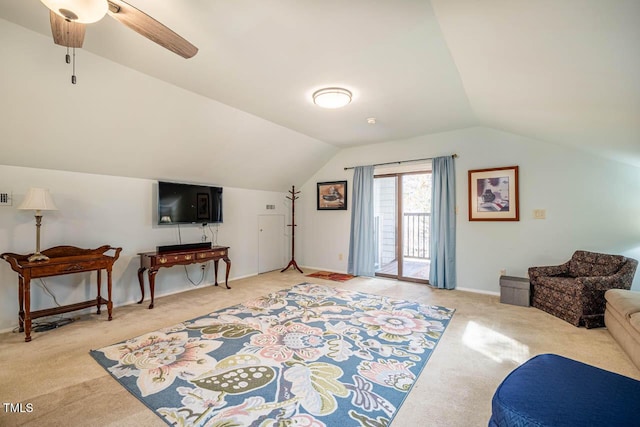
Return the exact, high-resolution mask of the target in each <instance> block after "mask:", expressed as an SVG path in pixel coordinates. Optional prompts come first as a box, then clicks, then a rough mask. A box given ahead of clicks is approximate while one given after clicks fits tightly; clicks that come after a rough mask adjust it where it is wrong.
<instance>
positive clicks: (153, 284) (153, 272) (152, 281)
mask: <svg viewBox="0 0 640 427" xmlns="http://www.w3.org/2000/svg"><path fill="white" fill-rule="evenodd" d="M157 273H158V270H149V291H150V293H151V304H149V310H151V309H152V308H153V296H154V293H155V289H156V274H157Z"/></svg>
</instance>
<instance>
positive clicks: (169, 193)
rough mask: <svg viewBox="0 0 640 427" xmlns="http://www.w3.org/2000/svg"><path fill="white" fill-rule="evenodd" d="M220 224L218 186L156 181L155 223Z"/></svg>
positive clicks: (220, 204)
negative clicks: (156, 206)
mask: <svg viewBox="0 0 640 427" xmlns="http://www.w3.org/2000/svg"><path fill="white" fill-rule="evenodd" d="M220 222H222V187H210V186H206V185H194V184H179V183H175V182H163V181H160V182H158V224H160V225H169V224H209V223H220Z"/></svg>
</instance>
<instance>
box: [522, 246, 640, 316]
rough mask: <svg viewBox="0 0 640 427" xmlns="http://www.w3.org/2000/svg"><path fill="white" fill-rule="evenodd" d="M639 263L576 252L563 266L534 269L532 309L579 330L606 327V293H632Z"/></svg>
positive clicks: (620, 257) (531, 280)
mask: <svg viewBox="0 0 640 427" xmlns="http://www.w3.org/2000/svg"><path fill="white" fill-rule="evenodd" d="M637 266H638V261H636V260H635V259H632V258H625V257H623V256H620V255H608V254H599V253H595V252H587V251H576V252H575V253H574V254H573V256H572V257H571V259H570V260H569V261H567V262H565V263H564V264H562V265H557V266H549V267H530V268H529V281H530V282H531V305H533V306H534V307H536V308H539V309H540V310H544V311H546V312H547V313H549V314H553V315H554V316H556V317H559V318H560V319H562V320H565V321H567V322H569V323H571V324H572V325H575V326H585V327H586V328H598V327H602V326H604V309H605V305H606V301H605V299H604V293H605V291H607V290H608V289H614V288H618V289H630V288H631V282H632V281H633V276H634V274H635V272H636V268H637Z"/></svg>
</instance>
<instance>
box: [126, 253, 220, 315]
mask: <svg viewBox="0 0 640 427" xmlns="http://www.w3.org/2000/svg"><path fill="white" fill-rule="evenodd" d="M138 255H140V268H139V269H138V282H139V283H140V292H141V293H142V298H140V301H138V304H142V301H144V274H143V273H144V271H145V270H148V276H149V291H150V293H151V304H149V309H152V308H153V298H154V292H155V287H156V274H157V273H158V270H159V269H160V268H162V267H173V266H174V265H188V264H199V263H205V262H207V261H213V271H214V280H215V285H216V286H218V261H220V260H223V261H224V262H225V264H226V265H227V272H226V274H225V276H224V285H225V286H226V287H227V289H231V288H230V287H229V271H230V270H231V260H230V259H229V247H228V246H213V247H211V248H205V249H185V250H176V251H170V252H142V253H139V254H138Z"/></svg>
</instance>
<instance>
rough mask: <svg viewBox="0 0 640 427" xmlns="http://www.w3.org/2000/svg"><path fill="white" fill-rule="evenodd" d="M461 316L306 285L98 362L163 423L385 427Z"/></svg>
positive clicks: (108, 353) (101, 355) (112, 351)
mask: <svg viewBox="0 0 640 427" xmlns="http://www.w3.org/2000/svg"><path fill="white" fill-rule="evenodd" d="M454 311H455V310H453V309H449V308H445V307H438V306H427V305H422V304H418V303H414V302H409V301H403V300H399V299H395V298H389V297H384V296H379V295H372V294H366V293H361V292H355V291H350V290H343V289H335V288H332V287H329V286H322V285H315V284H310V283H302V284H299V285H296V286H294V287H293V288H291V289H288V290H282V291H278V292H274V293H272V294H270V295H267V296H264V297H258V298H256V299H254V300H252V301H248V302H246V303H244V304H240V305H237V306H234V307H230V308H226V309H222V310H218V311H216V312H213V313H211V314H209V315H205V316H202V317H199V318H196V319H193V320H189V321H185V322H182V323H179V324H177V325H174V326H171V327H168V328H164V329H161V330H158V331H153V332H149V333H147V334H144V335H141V336H139V337H136V338H132V339H130V340H127V341H125V342H121V343H118V344H114V345H111V346H108V347H104V348H101V349H99V350H92V351H91V355H92V356H93V357H94V358H95V360H96V361H97V362H98V363H99V364H100V365H101V366H103V367H104V368H105V369H106V370H107V371H108V372H109V373H110V374H111V375H112V376H113V377H114V378H115V379H116V380H117V381H118V382H119V383H120V384H121V385H122V386H124V387H125V388H126V389H127V390H128V391H129V392H131V393H132V394H133V395H134V396H136V397H137V398H138V399H140V400H141V401H142V402H143V403H144V404H145V405H147V407H149V408H150V409H152V410H153V411H154V412H155V413H156V414H157V415H158V416H160V417H161V418H162V419H163V420H164V421H165V422H166V423H167V424H176V425H181V426H204V425H212V426H213V425H234V426H236V425H237V426H249V425H254V426H261V427H267V426H269V427H271V426H274V427H275V426H281V425H291V426H313V427H322V426H338V425H339V426H374V425H375V426H378V425H379V426H385V425H388V424H389V423H390V422H391V420H392V419H393V417H394V415H395V414H396V412H397V410H398V408H399V407H400V405H401V404H402V402H403V401H404V399H405V398H406V396H407V394H408V393H409V391H410V390H411V387H412V386H413V384H414V382H415V381H416V379H417V377H418V375H420V372H421V371H422V369H423V368H424V366H425V365H426V363H427V360H428V359H429V357H430V355H431V353H432V352H433V351H434V350H435V347H436V344H437V343H438V341H439V339H440V338H441V336H442V334H443V333H444V331H445V328H446V327H447V325H448V324H449V321H450V320H451V317H452V316H453V313H454Z"/></svg>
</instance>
